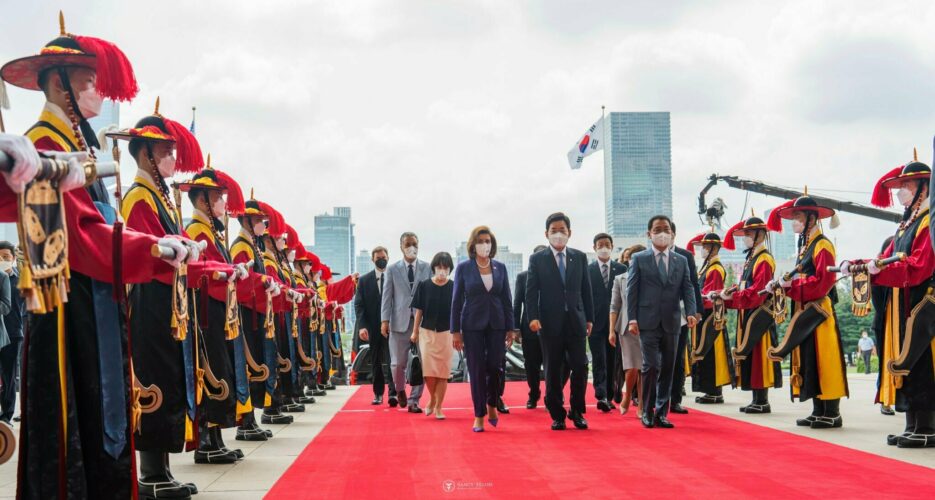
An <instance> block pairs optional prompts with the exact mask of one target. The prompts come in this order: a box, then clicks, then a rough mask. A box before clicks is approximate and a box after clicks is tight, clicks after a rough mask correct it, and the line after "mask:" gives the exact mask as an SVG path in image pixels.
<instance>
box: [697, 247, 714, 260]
mask: <svg viewBox="0 0 935 500" xmlns="http://www.w3.org/2000/svg"><path fill="white" fill-rule="evenodd" d="M700 253H701V258H702V259H707V258H708V254H710V253H711V252H709V251H708V249H707V248H702V249H701V252H700Z"/></svg>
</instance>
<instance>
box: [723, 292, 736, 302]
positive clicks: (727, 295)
mask: <svg viewBox="0 0 935 500" xmlns="http://www.w3.org/2000/svg"><path fill="white" fill-rule="evenodd" d="M733 297H734V292H730V293H728V292H727V290H721V299H722V300H730V299H732V298H733Z"/></svg>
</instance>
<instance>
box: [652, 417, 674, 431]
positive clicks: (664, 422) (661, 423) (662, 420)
mask: <svg viewBox="0 0 935 500" xmlns="http://www.w3.org/2000/svg"><path fill="white" fill-rule="evenodd" d="M653 425H655V426H656V427H661V428H663V429H672V428H674V427H675V424H673V423H672V422H669V419H667V418H666V417H659V416H657V417H656V419H655V420H654V421H653Z"/></svg>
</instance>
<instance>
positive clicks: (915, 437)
mask: <svg viewBox="0 0 935 500" xmlns="http://www.w3.org/2000/svg"><path fill="white" fill-rule="evenodd" d="M915 420H916V428H915V430H914V431H912V434H909V435H908V436H900V437H899V438H898V439H897V440H896V446H899V447H900V448H935V411H931V410H918V411H916V412H915Z"/></svg>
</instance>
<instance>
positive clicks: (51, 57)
mask: <svg viewBox="0 0 935 500" xmlns="http://www.w3.org/2000/svg"><path fill="white" fill-rule="evenodd" d="M58 20H59V37H58V38H56V39H55V40H52V41H51V42H49V43H47V44H46V45H45V47H43V48H42V50H40V51H39V54H37V55H33V56H27V57H21V58H19V59H15V60H13V61H10V62H8V63H6V64H4V65H3V67H2V68H0V77H2V78H3V80H4V81H6V82H7V83H9V84H10V85H15V86H17V87H20V88H24V89H27V90H41V88H40V87H39V76H40V75H41V74H42V73H43V72H45V71H46V70H49V69H54V68H67V67H82V68H89V69H92V70H94V71H95V72H96V73H97V81H96V83H95V88H96V89H97V93H98V94H100V95H101V97H104V98H106V99H112V100H114V101H129V100H131V99H133V98H134V97H136V94H137V93H138V92H139V91H140V87H139V85H137V83H136V75H134V73H133V66H131V65H130V60H129V59H127V56H126V55H125V54H124V53H123V51H121V50H120V49H119V48H117V46H116V45H114V44H112V43H110V42H108V41H106V40H101V39H100V38H92V37H89V36H78V35H73V34H71V33H68V32H66V31H65V17H64V15H62V13H61V12H59V14H58Z"/></svg>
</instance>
